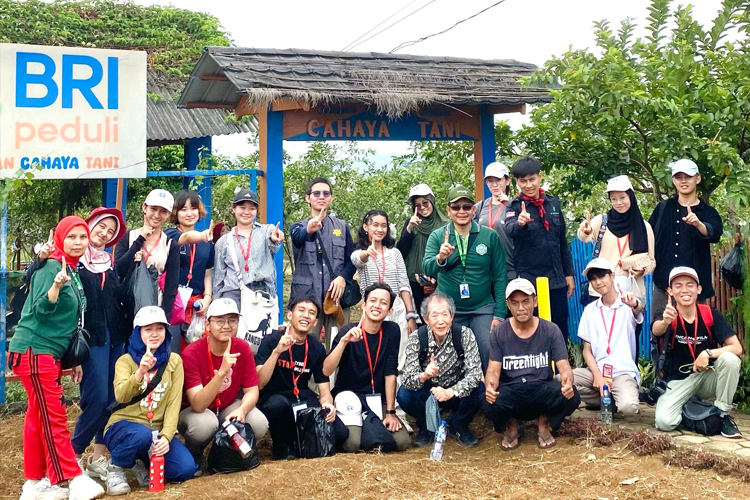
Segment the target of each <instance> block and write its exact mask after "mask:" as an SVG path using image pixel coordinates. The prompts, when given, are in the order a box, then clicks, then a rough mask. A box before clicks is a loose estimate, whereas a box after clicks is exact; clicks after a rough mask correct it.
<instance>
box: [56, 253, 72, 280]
mask: <svg viewBox="0 0 750 500" xmlns="http://www.w3.org/2000/svg"><path fill="white" fill-rule="evenodd" d="M68 281H70V276H68V266H67V265H66V263H65V256H64V255H63V258H62V269H60V272H59V273H57V275H56V276H55V281H54V284H55V286H57V288H60V287H62V286H63V285H64V284H65V283H67V282H68Z"/></svg>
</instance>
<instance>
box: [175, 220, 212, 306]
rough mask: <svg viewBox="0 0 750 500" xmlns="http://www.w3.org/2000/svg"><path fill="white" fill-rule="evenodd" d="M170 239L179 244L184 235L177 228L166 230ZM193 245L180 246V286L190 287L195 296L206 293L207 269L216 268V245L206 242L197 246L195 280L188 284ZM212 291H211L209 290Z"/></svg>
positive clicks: (194, 266) (194, 263)
mask: <svg viewBox="0 0 750 500" xmlns="http://www.w3.org/2000/svg"><path fill="white" fill-rule="evenodd" d="M164 234H166V235H167V236H168V237H169V239H171V240H174V242H175V243H176V242H178V241H179V240H180V236H181V235H182V233H181V232H180V230H179V229H177V228H176V227H170V228H169V229H165V230H164ZM192 246H193V245H180V285H184V286H189V287H190V288H192V289H193V295H198V294H201V293H203V292H204V291H205V288H206V287H205V279H206V269H212V268H213V267H214V244H213V242H210V241H204V242H201V243H196V244H195V258H194V259H193V279H192V280H190V283H188V279H187V278H188V271H190V252H191V248H192ZM209 291H210V290H209Z"/></svg>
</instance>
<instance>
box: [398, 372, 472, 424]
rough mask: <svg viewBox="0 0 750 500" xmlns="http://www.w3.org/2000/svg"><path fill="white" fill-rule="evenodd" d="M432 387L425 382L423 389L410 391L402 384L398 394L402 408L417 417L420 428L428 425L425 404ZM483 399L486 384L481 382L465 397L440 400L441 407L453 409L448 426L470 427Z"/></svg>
mask: <svg viewBox="0 0 750 500" xmlns="http://www.w3.org/2000/svg"><path fill="white" fill-rule="evenodd" d="M431 388H432V386H431V385H430V384H424V385H423V386H422V388H421V389H418V390H416V391H410V390H409V389H407V388H406V387H404V386H401V387H399V389H398V394H397V395H396V400H398V404H399V405H400V406H401V409H402V410H404V412H406V414H407V415H411V416H412V417H414V418H416V419H417V427H419V429H420V430H423V429H424V428H425V425H426V416H425V404H426V403H427V398H429V397H430V389H431ZM482 399H484V384H483V383H482V382H479V385H478V386H477V387H475V388H474V390H473V391H471V394H469V395H468V396H466V397H463V398H459V397H453V398H452V399H449V400H448V401H443V402H439V403H438V404H439V406H440V408H441V409H448V410H451V416H450V418H449V419H448V427H449V428H451V429H462V428H466V427H468V426H469V424H470V423H471V421H472V420H473V419H474V415H476V414H477V412H478V411H479V409H480V408H481V406H482Z"/></svg>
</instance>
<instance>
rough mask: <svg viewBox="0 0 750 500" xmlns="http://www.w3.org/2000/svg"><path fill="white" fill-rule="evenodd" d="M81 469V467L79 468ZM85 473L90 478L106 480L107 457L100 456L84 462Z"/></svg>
mask: <svg viewBox="0 0 750 500" xmlns="http://www.w3.org/2000/svg"><path fill="white" fill-rule="evenodd" d="M81 470H83V468H82V469H81ZM86 474H88V476H89V477H90V478H92V479H99V480H100V481H106V480H107V459H106V458H105V457H103V456H100V457H99V458H97V459H96V460H91V457H89V461H88V463H87V464H86Z"/></svg>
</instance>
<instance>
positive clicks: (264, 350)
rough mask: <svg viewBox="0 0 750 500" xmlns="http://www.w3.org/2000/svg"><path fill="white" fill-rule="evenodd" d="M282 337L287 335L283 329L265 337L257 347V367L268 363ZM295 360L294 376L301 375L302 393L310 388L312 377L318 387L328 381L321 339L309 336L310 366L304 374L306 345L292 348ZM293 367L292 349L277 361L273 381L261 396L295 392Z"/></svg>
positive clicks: (324, 351) (283, 353) (299, 386)
mask: <svg viewBox="0 0 750 500" xmlns="http://www.w3.org/2000/svg"><path fill="white" fill-rule="evenodd" d="M283 335H284V332H282V331H281V330H274V331H272V332H271V333H270V334H268V335H266V336H265V337H263V340H262V341H261V343H260V346H259V347H258V354H256V355H255V364H256V366H260V365H262V364H264V363H265V362H266V361H268V358H269V357H271V353H272V352H273V350H274V349H276V346H277V345H279V340H281V337H282V336H283ZM292 357H293V358H294V376H297V375H299V380H297V388H298V389H299V390H303V389H307V387H308V383H309V382H310V377H311V376H312V377H315V382H316V383H318V384H322V383H325V382H328V377H326V376H325V375H323V361H324V360H325V359H326V349H325V347H323V344H321V343H320V341H319V340H318V339H316V338H315V337H313V336H312V335H308V336H307V364H306V365H305V369H304V371H302V365H303V363H304V360H305V344H294V345H292ZM291 366H292V365H291V361H290V359H289V350H288V349H287V350H286V351H284V352H282V353H281V354H280V355H279V359H277V360H276V366H275V367H274V369H273V374H272V375H271V379H270V380H269V381H268V384H266V386H265V387H264V388H263V390H261V391H260V394H261V396H264V395H268V394H277V393H280V392H291V391H293V390H294V384H293V383H292V369H291ZM300 373H301V375H300Z"/></svg>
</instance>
